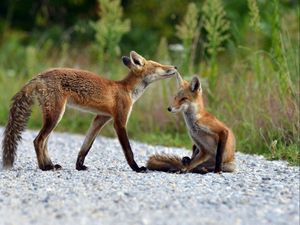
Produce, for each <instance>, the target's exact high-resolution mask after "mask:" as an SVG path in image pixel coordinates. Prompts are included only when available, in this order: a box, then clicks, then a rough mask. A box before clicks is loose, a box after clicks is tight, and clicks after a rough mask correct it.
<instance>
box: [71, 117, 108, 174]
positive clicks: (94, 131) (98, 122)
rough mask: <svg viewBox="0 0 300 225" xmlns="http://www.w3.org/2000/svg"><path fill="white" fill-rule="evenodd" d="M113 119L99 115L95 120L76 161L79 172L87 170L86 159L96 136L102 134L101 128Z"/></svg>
mask: <svg viewBox="0 0 300 225" xmlns="http://www.w3.org/2000/svg"><path fill="white" fill-rule="evenodd" d="M110 119H111V117H110V116H102V115H97V116H96V117H95V119H94V120H93V122H92V124H91V126H90V128H89V130H88V132H87V135H86V137H85V139H84V142H83V144H82V146H81V149H80V151H79V153H78V157H77V161H76V169H77V170H86V169H87V167H86V166H85V165H83V163H84V159H85V157H86V155H87V154H88V152H89V150H90V149H91V147H92V145H93V143H94V141H95V139H96V136H97V135H98V133H99V132H100V130H101V128H102V127H103V126H104V125H105V124H106V123H107V122H108V121H109V120H110Z"/></svg>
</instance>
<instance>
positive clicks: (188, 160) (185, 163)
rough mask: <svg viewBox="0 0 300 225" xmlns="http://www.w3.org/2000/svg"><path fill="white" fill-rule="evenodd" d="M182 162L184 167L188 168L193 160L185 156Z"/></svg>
mask: <svg viewBox="0 0 300 225" xmlns="http://www.w3.org/2000/svg"><path fill="white" fill-rule="evenodd" d="M181 162H182V164H183V165H184V166H187V165H189V164H190V162H191V158H190V157H188V156H185V157H183V158H182V160H181Z"/></svg>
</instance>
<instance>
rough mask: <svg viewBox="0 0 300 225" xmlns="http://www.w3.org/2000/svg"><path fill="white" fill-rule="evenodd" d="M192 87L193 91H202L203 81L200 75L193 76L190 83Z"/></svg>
mask: <svg viewBox="0 0 300 225" xmlns="http://www.w3.org/2000/svg"><path fill="white" fill-rule="evenodd" d="M190 89H191V91H192V92H196V91H202V88H201V83H200V80H199V78H198V77H193V79H192V81H191V83H190Z"/></svg>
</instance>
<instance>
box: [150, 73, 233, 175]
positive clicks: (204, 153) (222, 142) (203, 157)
mask: <svg viewBox="0 0 300 225" xmlns="http://www.w3.org/2000/svg"><path fill="white" fill-rule="evenodd" d="M178 76H179V78H178V83H179V90H178V92H177V94H176V95H175V97H174V98H173V101H172V103H171V106H170V107H169V108H168V109H169V111H171V112H173V113H177V112H182V113H183V116H184V119H185V122H186V125H187V128H188V131H189V135H190V137H191V139H192V141H193V142H194V149H193V156H192V157H191V159H185V160H186V162H185V163H184V162H182V165H180V166H177V165H178V161H177V162H176V165H174V163H173V164H172V162H171V161H170V160H169V161H168V162H166V158H164V163H165V164H166V163H169V164H170V165H172V169H173V170H174V167H176V168H177V169H178V170H181V171H187V172H197V171H199V170H207V171H214V172H221V171H225V172H232V171H233V170H234V169H235V157H234V153H235V137H234V134H233V132H232V131H231V129H229V128H228V127H227V126H226V125H225V124H224V123H223V122H221V121H220V120H218V119H217V118H216V117H214V116H213V115H212V114H210V113H209V112H207V111H206V110H205V107H204V103H203V97H202V88H201V84H200V81H199V79H198V78H197V77H194V78H193V80H192V81H191V82H187V81H184V80H182V79H181V77H180V75H179V74H178ZM159 161H162V159H161V158H159V157H156V158H155V161H154V160H153V159H152V160H151V161H148V165H149V167H150V168H151V169H155V170H160V168H159ZM182 167H184V168H182Z"/></svg>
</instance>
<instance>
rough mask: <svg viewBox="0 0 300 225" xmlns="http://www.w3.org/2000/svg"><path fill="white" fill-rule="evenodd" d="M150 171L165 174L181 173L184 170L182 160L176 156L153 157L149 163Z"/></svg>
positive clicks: (157, 155)
mask: <svg viewBox="0 0 300 225" xmlns="http://www.w3.org/2000/svg"><path fill="white" fill-rule="evenodd" d="M147 168H148V169H149V170H157V171H163V172H173V173H175V172H179V171H181V169H183V168H184V166H183V164H182V162H181V158H180V157H179V156H175V155H166V154H163V155H159V154H156V155H152V156H150V158H149V159H148V161H147Z"/></svg>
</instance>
